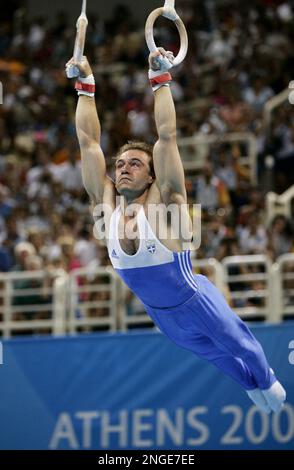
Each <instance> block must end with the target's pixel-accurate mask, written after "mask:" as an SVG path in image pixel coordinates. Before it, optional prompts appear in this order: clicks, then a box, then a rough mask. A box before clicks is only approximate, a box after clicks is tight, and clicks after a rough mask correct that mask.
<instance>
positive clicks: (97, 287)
mask: <svg viewBox="0 0 294 470" xmlns="http://www.w3.org/2000/svg"><path fill="white" fill-rule="evenodd" d="M192 264H193V271H194V272H195V273H199V274H205V275H207V276H208V277H209V278H210V280H211V281H212V282H213V283H214V284H215V285H216V286H217V287H218V289H219V290H221V291H222V292H223V293H224V294H225V295H226V297H227V298H228V300H229V302H231V306H232V308H233V310H234V311H235V312H236V313H237V314H238V315H240V317H241V318H243V319H245V320H246V319H247V320H248V319H252V318H261V319H263V320H265V321H269V322H275V323H277V322H279V321H281V320H282V319H283V318H287V317H289V316H290V315H294V253H292V254H291V253H289V254H285V255H283V256H280V257H279V258H278V260H277V261H276V262H275V263H274V264H272V263H271V261H270V259H269V258H268V257H266V256H264V255H248V256H232V257H227V258H224V259H223V261H222V262H221V263H220V262H218V261H217V260H215V259H214V258H210V259H206V260H197V259H196V260H193V261H192ZM134 326H136V327H142V326H144V327H145V326H151V327H152V326H153V323H152V320H151V319H150V318H149V316H148V315H147V314H146V313H145V311H144V308H143V305H142V304H141V303H140V301H139V300H138V299H137V298H136V297H135V296H134V295H133V294H132V293H131V292H130V291H129V290H128V289H127V287H126V286H125V284H124V283H123V282H122V281H121V280H120V279H119V278H118V276H117V275H116V273H115V272H114V271H113V269H112V268H111V267H106V268H104V267H103V268H98V269H96V270H95V271H89V270H88V269H86V268H83V269H79V270H77V271H74V272H73V273H71V274H70V275H68V274H66V273H65V272H64V271H63V270H59V271H56V272H50V273H48V272H44V271H33V272H13V273H6V274H1V275H0V333H2V335H3V336H4V337H10V336H12V335H15V334H16V333H21V334H23V333H33V334H40V333H52V334H54V335H60V334H65V333H71V334H74V333H78V332H88V331H93V330H97V329H98V330H101V329H102V328H103V329H107V330H108V331H117V330H119V331H126V330H128V329H130V328H132V327H134Z"/></svg>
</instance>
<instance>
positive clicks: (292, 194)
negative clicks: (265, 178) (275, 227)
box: [266, 185, 294, 224]
mask: <svg viewBox="0 0 294 470" xmlns="http://www.w3.org/2000/svg"><path fill="white" fill-rule="evenodd" d="M293 199H294V185H293V186H291V187H290V188H289V189H287V190H286V191H285V192H284V193H283V194H281V195H279V194H276V193H274V192H271V191H270V192H268V193H267V194H266V214H267V223H268V224H270V222H271V221H272V220H273V218H274V217H275V216H276V215H284V216H285V217H287V218H288V219H289V220H291V219H292V203H293Z"/></svg>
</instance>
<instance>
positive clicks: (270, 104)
mask: <svg viewBox="0 0 294 470" xmlns="http://www.w3.org/2000/svg"><path fill="white" fill-rule="evenodd" d="M290 92H291V90H290V89H289V88H285V89H284V90H283V91H281V92H280V93H278V94H277V95H275V96H273V97H272V98H270V99H269V100H268V101H267V102H266V103H265V105H264V110H263V119H264V123H265V127H266V129H267V130H268V129H269V127H270V125H271V121H272V114H273V111H274V110H275V109H276V108H278V107H279V106H281V105H282V104H284V103H285V102H287V101H288V100H289V95H290Z"/></svg>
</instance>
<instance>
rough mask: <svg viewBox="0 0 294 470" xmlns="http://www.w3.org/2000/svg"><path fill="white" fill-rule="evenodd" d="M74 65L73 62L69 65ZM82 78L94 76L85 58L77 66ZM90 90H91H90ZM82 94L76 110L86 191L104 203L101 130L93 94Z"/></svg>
mask: <svg viewBox="0 0 294 470" xmlns="http://www.w3.org/2000/svg"><path fill="white" fill-rule="evenodd" d="M70 63H73V60H71V61H70V62H69V63H68V64H70ZM75 65H77V67H78V68H79V70H80V72H81V77H89V76H91V75H92V70H91V67H90V65H89V63H88V61H87V59H86V58H85V57H83V60H82V62H81V63H80V64H75ZM89 89H90V88H89ZM89 95H90V96H86V95H83V94H81V95H80V96H79V99H78V105H77V109H76V129H77V135H78V140H79V144H80V149H81V158H82V176H83V182H84V186H85V189H86V191H87V193H88V194H89V196H90V198H91V200H92V201H93V202H94V203H95V204H98V203H100V202H102V201H103V194H104V189H105V184H106V183H107V179H106V164H105V158H104V155H103V152H102V149H101V147H100V137H101V128H100V122H99V118H98V113H97V109H96V104H95V98H94V96H91V95H93V93H89Z"/></svg>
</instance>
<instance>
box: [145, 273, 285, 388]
mask: <svg viewBox="0 0 294 470" xmlns="http://www.w3.org/2000/svg"><path fill="white" fill-rule="evenodd" d="M195 279H196V282H197V284H198V285H199V290H200V293H199V294H196V295H195V296H194V297H193V298H192V299H190V300H189V301H187V302H186V303H185V304H183V305H181V306H179V307H176V308H174V309H168V310H160V309H154V308H149V307H147V308H146V309H147V311H148V313H149V314H150V316H151V317H152V318H153V320H154V322H155V323H156V324H157V325H158V327H159V328H160V329H161V331H162V332H163V333H165V334H166V336H168V337H169V338H170V339H171V340H172V341H174V342H175V343H176V344H178V345H179V346H181V347H183V348H185V349H188V350H190V351H192V352H194V353H195V354H197V355H198V356H200V357H202V358H203V359H206V360H208V361H210V362H212V363H213V364H215V365H216V366H217V367H218V368H219V369H221V370H223V372H225V373H226V374H228V375H230V376H231V377H232V378H234V379H235V380H236V381H237V382H238V383H239V384H240V385H242V386H243V387H244V388H245V389H246V390H252V389H253V388H256V387H258V388H261V389H267V388H269V387H270V386H271V385H272V384H273V383H274V382H275V380H276V378H275V376H274V375H273V374H271V372H270V368H269V365H268V363H267V360H266V357H265V354H264V352H263V349H262V347H261V345H260V344H259V342H258V341H257V340H256V339H255V338H254V336H253V335H252V333H251V332H250V330H249V329H248V327H247V326H246V325H245V323H244V322H243V321H242V320H241V319H240V318H239V317H238V316H237V315H236V314H235V313H234V312H233V311H232V310H231V308H230V307H229V305H228V304H227V302H226V300H225V299H224V297H223V295H222V294H221V293H220V292H219V290H218V289H216V288H215V287H214V285H213V284H212V283H211V282H210V281H208V279H207V278H205V277H204V276H195Z"/></svg>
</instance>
